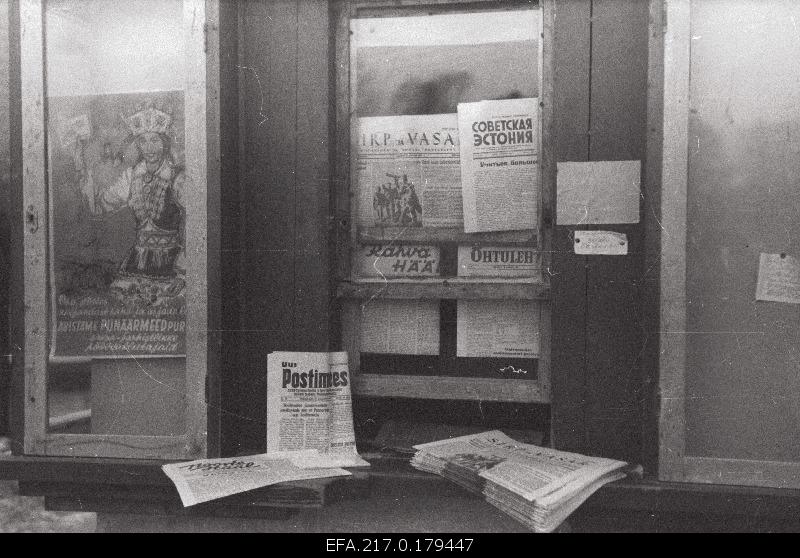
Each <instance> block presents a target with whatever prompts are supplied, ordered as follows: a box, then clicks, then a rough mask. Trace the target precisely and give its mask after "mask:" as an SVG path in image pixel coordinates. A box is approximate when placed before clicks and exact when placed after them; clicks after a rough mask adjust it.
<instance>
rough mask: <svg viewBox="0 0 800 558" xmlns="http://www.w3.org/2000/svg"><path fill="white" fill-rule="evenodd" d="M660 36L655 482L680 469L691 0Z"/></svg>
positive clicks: (678, 474) (672, 14)
mask: <svg viewBox="0 0 800 558" xmlns="http://www.w3.org/2000/svg"><path fill="white" fill-rule="evenodd" d="M664 8H665V10H666V12H665V14H664V17H666V22H665V26H666V31H665V35H664V60H663V83H664V106H663V112H662V118H663V140H662V141H663V152H662V153H663V154H662V161H661V226H662V232H663V234H662V235H661V244H660V253H661V258H662V259H661V266H660V284H661V293H660V297H661V300H660V308H661V319H660V323H659V335H660V336H661V337H660V359H659V393H660V401H659V404H660V412H659V433H658V435H659V461H658V478H659V479H660V480H670V481H681V480H684V478H685V473H684V450H685V438H684V434H685V422H684V421H685V416H684V412H685V411H684V396H685V391H684V369H685V364H686V347H685V337H684V335H680V332H684V331H686V197H687V181H688V166H689V163H688V145H689V63H690V46H691V40H690V37H691V25H690V14H691V3H690V0H668V1H665V3H664Z"/></svg>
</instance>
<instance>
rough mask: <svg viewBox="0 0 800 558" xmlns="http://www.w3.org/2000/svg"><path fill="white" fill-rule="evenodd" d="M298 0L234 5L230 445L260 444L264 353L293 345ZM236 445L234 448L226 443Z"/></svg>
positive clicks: (263, 0)
mask: <svg viewBox="0 0 800 558" xmlns="http://www.w3.org/2000/svg"><path fill="white" fill-rule="evenodd" d="M297 9H298V6H297V2H296V1H295V0H278V1H267V0H259V1H255V0H253V1H248V2H245V3H242V4H241V5H240V10H241V12H240V30H241V34H240V58H239V65H238V66H239V87H240V95H239V99H240V106H239V110H240V113H239V123H240V137H241V140H240V144H239V145H240V150H241V151H240V171H239V172H240V187H241V193H240V196H241V198H240V206H239V207H240V213H239V214H240V219H241V229H240V237H239V246H240V250H241V252H240V260H239V262H240V267H239V310H240V312H239V316H240V319H239V331H238V332H237V333H238V336H239V347H238V351H239V362H238V365H237V366H236V367H235V369H234V370H231V372H232V373H234V374H235V376H236V378H235V380H234V382H233V383H232V387H233V390H234V392H233V393H232V394H231V400H237V401H238V402H239V403H238V405H235V406H234V407H233V408H232V409H231V411H232V412H234V413H235V414H236V415H237V416H238V417H239V420H238V421H237V423H236V426H235V428H236V432H237V438H238V439H239V440H238V442H239V443H240V444H243V445H244V446H246V447H249V448H255V449H258V448H261V447H263V445H264V444H265V443H266V430H265V428H266V423H265V420H266V412H265V401H266V381H265V372H266V368H265V363H266V361H267V354H268V353H270V352H271V351H275V350H295V349H298V347H297V346H296V344H295V327H294V317H295V304H294V302H295V272H296V269H295V260H294V254H295V249H296V246H295V219H296V214H295V207H296V205H295V204H296V201H297V198H296V170H297V168H296V163H297V161H296V155H297V135H296V132H297V130H296V125H297V95H298V90H297V69H298V56H297V54H298V37H297V31H298V18H297V15H298V12H297ZM234 450H235V448H234Z"/></svg>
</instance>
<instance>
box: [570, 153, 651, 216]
mask: <svg viewBox="0 0 800 558" xmlns="http://www.w3.org/2000/svg"><path fill="white" fill-rule="evenodd" d="M640 195H641V161H590V162H570V163H558V178H557V194H556V210H557V218H556V219H557V221H556V223H557V224H558V225H597V224H614V223H638V222H639V197H640Z"/></svg>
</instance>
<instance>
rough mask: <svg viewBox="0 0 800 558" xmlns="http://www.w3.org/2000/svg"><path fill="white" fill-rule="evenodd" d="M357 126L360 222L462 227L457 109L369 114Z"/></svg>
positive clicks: (375, 224) (356, 146) (356, 170)
mask: <svg viewBox="0 0 800 558" xmlns="http://www.w3.org/2000/svg"><path fill="white" fill-rule="evenodd" d="M357 126H358V129H357V132H356V135H355V138H354V143H355V150H356V169H355V173H354V174H355V178H356V180H357V184H358V196H359V204H358V205H359V224H361V225H362V226H378V227H391V226H395V227H423V226H424V227H461V225H462V223H463V219H462V203H461V168H460V166H459V152H458V120H457V118H456V115H455V114H432V115H422V116H420V115H414V116H373V117H364V118H359V119H358V124H357Z"/></svg>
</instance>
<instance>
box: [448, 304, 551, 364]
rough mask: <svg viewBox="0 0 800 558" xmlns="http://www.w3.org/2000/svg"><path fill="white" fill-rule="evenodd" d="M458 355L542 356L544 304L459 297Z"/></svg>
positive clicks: (457, 317)
mask: <svg viewBox="0 0 800 558" xmlns="http://www.w3.org/2000/svg"><path fill="white" fill-rule="evenodd" d="M457 304H458V306H457V310H456V356H459V357H512V358H535V357H537V356H539V314H540V311H541V307H540V304H539V303H538V302H535V301H527V302H526V301H516V300H459V301H458V303H457Z"/></svg>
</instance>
